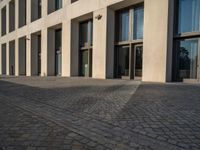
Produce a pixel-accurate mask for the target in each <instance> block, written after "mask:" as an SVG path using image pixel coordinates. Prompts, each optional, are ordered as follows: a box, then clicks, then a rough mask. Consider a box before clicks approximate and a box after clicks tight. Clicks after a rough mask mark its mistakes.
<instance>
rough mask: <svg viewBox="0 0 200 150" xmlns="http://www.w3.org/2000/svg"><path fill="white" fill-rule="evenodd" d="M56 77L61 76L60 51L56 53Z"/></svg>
mask: <svg viewBox="0 0 200 150" xmlns="http://www.w3.org/2000/svg"><path fill="white" fill-rule="evenodd" d="M56 75H58V76H60V75H61V51H60V50H58V51H56Z"/></svg>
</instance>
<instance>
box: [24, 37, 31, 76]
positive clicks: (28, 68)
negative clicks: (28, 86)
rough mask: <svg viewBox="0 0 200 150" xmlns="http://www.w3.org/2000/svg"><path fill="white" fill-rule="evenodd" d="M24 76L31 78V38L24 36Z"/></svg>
mask: <svg viewBox="0 0 200 150" xmlns="http://www.w3.org/2000/svg"><path fill="white" fill-rule="evenodd" d="M25 42H26V76H31V36H30V34H28V35H27V36H26V41H25Z"/></svg>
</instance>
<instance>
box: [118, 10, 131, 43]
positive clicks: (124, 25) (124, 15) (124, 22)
mask: <svg viewBox="0 0 200 150" xmlns="http://www.w3.org/2000/svg"><path fill="white" fill-rule="evenodd" d="M118 17H119V18H118V19H119V23H118V25H119V28H118V32H119V35H118V36H119V37H118V38H119V41H128V40H129V10H123V11H121V12H120V13H119V16H118Z"/></svg>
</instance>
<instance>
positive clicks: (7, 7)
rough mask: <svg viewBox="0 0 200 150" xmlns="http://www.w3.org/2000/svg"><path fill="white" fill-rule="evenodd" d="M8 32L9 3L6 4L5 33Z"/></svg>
mask: <svg viewBox="0 0 200 150" xmlns="http://www.w3.org/2000/svg"><path fill="white" fill-rule="evenodd" d="M8 33H9V3H8V4H7V5H6V34H8Z"/></svg>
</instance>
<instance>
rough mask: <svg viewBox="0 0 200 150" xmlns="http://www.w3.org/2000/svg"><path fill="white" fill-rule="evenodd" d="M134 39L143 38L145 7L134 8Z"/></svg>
mask: <svg viewBox="0 0 200 150" xmlns="http://www.w3.org/2000/svg"><path fill="white" fill-rule="evenodd" d="M133 17H134V26H133V27H134V30H133V39H143V26H144V7H138V8H136V9H134V16H133Z"/></svg>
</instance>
